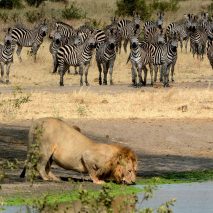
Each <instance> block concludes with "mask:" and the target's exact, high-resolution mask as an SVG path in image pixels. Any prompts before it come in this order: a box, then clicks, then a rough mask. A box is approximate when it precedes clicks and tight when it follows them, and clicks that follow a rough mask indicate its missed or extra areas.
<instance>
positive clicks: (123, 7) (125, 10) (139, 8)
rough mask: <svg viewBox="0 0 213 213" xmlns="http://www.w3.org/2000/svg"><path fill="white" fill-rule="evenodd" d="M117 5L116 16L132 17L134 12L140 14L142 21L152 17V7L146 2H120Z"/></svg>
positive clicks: (123, 0) (143, 0) (135, 0)
mask: <svg viewBox="0 0 213 213" xmlns="http://www.w3.org/2000/svg"><path fill="white" fill-rule="evenodd" d="M116 4H117V10H116V12H115V14H116V15H118V16H132V15H133V11H136V12H138V13H139V15H140V17H141V19H142V20H146V19H148V18H149V17H150V16H151V10H150V7H149V6H148V5H147V4H146V1H145V0H118V1H117V2H116Z"/></svg>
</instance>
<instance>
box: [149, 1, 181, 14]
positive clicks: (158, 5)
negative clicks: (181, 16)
mask: <svg viewBox="0 0 213 213" xmlns="http://www.w3.org/2000/svg"><path fill="white" fill-rule="evenodd" d="M178 3H179V0H169V1H159V0H153V2H152V4H151V7H152V8H153V9H154V10H158V11H176V10H177V9H178V8H179V5H178Z"/></svg>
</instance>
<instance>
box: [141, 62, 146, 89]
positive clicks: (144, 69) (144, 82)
mask: <svg viewBox="0 0 213 213" xmlns="http://www.w3.org/2000/svg"><path fill="white" fill-rule="evenodd" d="M142 68H143V71H144V80H143V79H142V76H139V78H140V84H141V83H142V85H144V86H146V79H147V68H146V66H145V65H144V66H143V67H142Z"/></svg>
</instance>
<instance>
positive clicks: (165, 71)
mask: <svg viewBox="0 0 213 213" xmlns="http://www.w3.org/2000/svg"><path fill="white" fill-rule="evenodd" d="M169 69H170V67H169V66H168V65H167V64H163V65H161V72H162V73H163V77H164V79H163V85H164V87H169Z"/></svg>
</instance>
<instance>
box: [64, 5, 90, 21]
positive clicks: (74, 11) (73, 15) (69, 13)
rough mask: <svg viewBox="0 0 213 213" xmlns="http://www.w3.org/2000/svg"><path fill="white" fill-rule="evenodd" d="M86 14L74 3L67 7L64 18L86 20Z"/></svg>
mask: <svg viewBox="0 0 213 213" xmlns="http://www.w3.org/2000/svg"><path fill="white" fill-rule="evenodd" d="M85 17H86V13H85V12H83V11H82V10H81V9H80V8H78V7H77V6H76V4H75V2H72V3H71V4H70V6H69V7H67V6H66V7H65V8H64V9H63V10H62V18H64V19H80V18H85Z"/></svg>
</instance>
